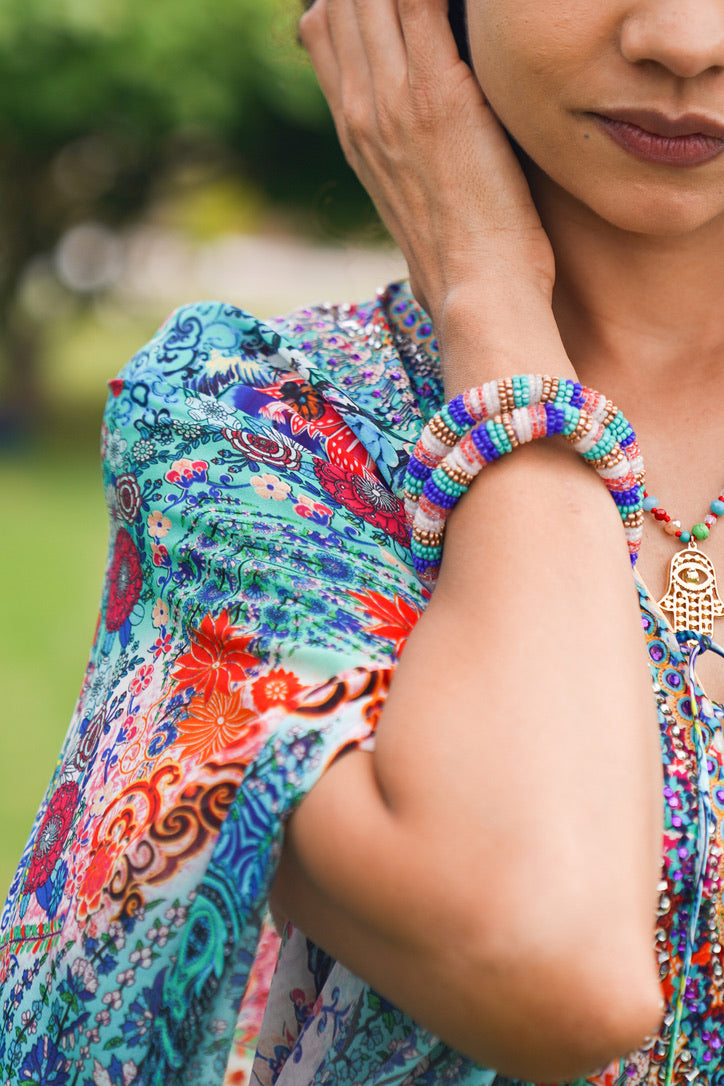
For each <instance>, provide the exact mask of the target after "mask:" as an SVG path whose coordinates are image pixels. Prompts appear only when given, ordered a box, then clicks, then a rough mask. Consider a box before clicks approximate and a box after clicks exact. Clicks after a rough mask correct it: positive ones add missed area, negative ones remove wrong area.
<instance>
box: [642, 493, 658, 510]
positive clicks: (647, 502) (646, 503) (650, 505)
mask: <svg viewBox="0 0 724 1086" xmlns="http://www.w3.org/2000/svg"><path fill="white" fill-rule="evenodd" d="M658 504H659V499H658V498H654V497H652V495H651V494H649V496H648V498H644V500H643V507H644V509H645V510H646V512H647V513H650V512H651V510H652V509H655V508H656V506H657V505H658Z"/></svg>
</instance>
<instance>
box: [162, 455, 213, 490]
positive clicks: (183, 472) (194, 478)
mask: <svg viewBox="0 0 724 1086" xmlns="http://www.w3.org/2000/svg"><path fill="white" fill-rule="evenodd" d="M208 466H209V464H208V461H206V460H189V459H188V458H187V457H183V458H182V459H181V460H174V462H173V464H172V465H171V467H170V468H169V470H168V471H167V472H166V478H167V479H168V481H169V483H175V484H176V486H180V487H181V488H182V490H183V489H186V488H187V487H190V486H191V484H192V483H203V482H205V481H206V471H207V469H208Z"/></svg>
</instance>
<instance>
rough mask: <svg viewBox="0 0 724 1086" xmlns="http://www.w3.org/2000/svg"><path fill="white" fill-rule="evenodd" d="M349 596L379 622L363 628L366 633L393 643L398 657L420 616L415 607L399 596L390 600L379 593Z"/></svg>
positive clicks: (357, 593) (361, 593)
mask: <svg viewBox="0 0 724 1086" xmlns="http://www.w3.org/2000/svg"><path fill="white" fill-rule="evenodd" d="M350 596H351V597H352V598H353V599H355V600H359V602H360V603H361V604H362V606H363V607H364V609H365V611H366V612H367V614H368V615H369V616H370V618H377V619H380V621H379V622H378V623H377V624H376V625H373V626H365V629H366V630H367V632H368V633H372V634H377V636H378V637H384V638H385V640H387V641H394V642H395V652H396V653H397V655H398V656H399V655H400V653H401V652H402V649H403V648H404V645H405V642H406V641H407V638H408V637H409V635H410V630H411V629H412V627H413V626H414V625H415V623H416V622H417V620H418V618H419V617H420V615H421V614H422V612H421V611H419V610H418V609H417V607H413V606H412V605H411V604H409V603H406V601H405V600H403V599H402V598H401V597H400V596H397V595H395V598H394V599H392V600H389V599H387V597H386V596H383V595H382V594H381V593H380V592H373V591H372V590H371V589H368V591H367V592H350Z"/></svg>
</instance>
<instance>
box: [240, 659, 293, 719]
mask: <svg viewBox="0 0 724 1086" xmlns="http://www.w3.org/2000/svg"><path fill="white" fill-rule="evenodd" d="M301 690H302V686H301V683H300V682H299V681H298V679H297V677H296V675H293V674H292V672H291V671H282V670H281V668H280V669H278V670H277V671H270V672H269V674H268V675H262V677H261V678H260V679H257V680H256V682H255V683H253V684H252V687H251V692H252V694H253V695H254V704H255V705H256V706H257V707H258V708H259V709H260V711H261V712H262V713H263V712H264V711H265V710H266V709H271V707H272V706H273V705H284V706H287V707H288V708H293V707H295V706H296V705H297V704H298V702H299V698H298V694H299V693H300V692H301Z"/></svg>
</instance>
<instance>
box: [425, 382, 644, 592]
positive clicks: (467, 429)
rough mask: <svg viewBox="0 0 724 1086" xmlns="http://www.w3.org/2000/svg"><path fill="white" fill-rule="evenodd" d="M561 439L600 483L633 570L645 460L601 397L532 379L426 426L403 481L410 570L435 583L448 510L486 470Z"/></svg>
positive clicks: (447, 410)
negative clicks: (517, 452)
mask: <svg viewBox="0 0 724 1086" xmlns="http://www.w3.org/2000/svg"><path fill="white" fill-rule="evenodd" d="M553 434H562V435H563V437H564V438H565V439H566V440H567V441H568V442H569V443H570V444H571V445H572V446H573V448H574V449H576V451H577V452H578V453H580V455H581V456H582V457H583V458H584V459H585V460H586V461H588V463H590V464H591V466H592V467H593V468H595V470H596V471H597V472H598V474H599V475H600V476H601V478H602V479H603V481H604V483H605V485H606V487H607V488H608V490H609V492H610V493H611V496H612V497H613V499H614V501H615V503H616V505H617V507H618V510H619V514H620V516H621V519H622V521H623V526H624V532H625V535H626V542H627V545H628V549H629V554H630V558H631V564H632V565H634V564H635V562H636V558H637V555H638V551H639V549H640V546H641V535H642V530H643V512H642V496H643V477H644V469H643V460H642V458H641V454H640V451H639V448H638V444H637V442H636V435H635V434H634V432H633V430H632V429H631V426H630V425H629V423H628V422H627V421H626V419H625V418H624V416H623V415H622V413H621V412H620V411H619V410H618V408H616V407H615V406H614V405H613V404H612V403H611V401H610V400H608V399H607V398H606V397H605V396H604V395H603V394H602V393H600V392H595V391H594V390H593V389H588V388H585V387H584V386H582V385H580V384H579V383H578V382H576V381H570V380H564V379H562V378H555V377H553V378H552V377H547V376H541V375H537V374H529V375H520V376H516V377H513V378H506V379H503V380H500V381H491V382H488V384H485V385H482V386H480V387H479V388H474V389H470V390H469V391H467V392H463V393H461V394H460V395H458V396H456V397H455V398H454V399H453V400H451V402H450V403H449V404H447V405H446V406H445V407H443V408H442V410H441V411H439V412H438V414H437V415H435V416H434V417H433V418H432V419H431V420H430V422H429V423H428V424H427V426H426V427H425V429H424V430H423V433H422V435H421V437H420V439H419V441H418V442H417V445H416V446H415V449H414V451H413V454H412V457H411V458H410V462H409V464H408V469H407V476H406V479H405V493H404V501H405V511H406V514H407V517H408V521H409V522H410V524H411V526H412V538H411V543H410V546H411V551H412V556H413V563H414V566H415V569H416V571H417V573H418V575H419V577H420V579H421V580H423V581H424V582H426V583H434V581H435V580H436V578H437V574H438V571H439V567H440V562H441V559H442V544H443V537H444V533H445V524H446V521H447V518H448V516H449V515H450V512H451V510H452V509H453V508H454V506H455V505H456V504H457V502H458V501H459V500H460V498H461V497H462V496H463V494H464V493H465V492H466V491H467V489H468V487H469V486H470V484H471V483H472V481H473V479H474V478H475V476H476V475H477V474H478V473H479V472H480V471H481V470H482V468H483V467H485V466H486V465H487V464H490V463H492V462H493V461H495V460H497V459H499V458H500V457H501V456H504V455H505V454H506V453H509V452H512V451H513V449H515V448H517V447H518V446H519V445H523V444H526V443H527V442H530V441H534V440H536V439H537V438H539V437H546V436H550V435H553Z"/></svg>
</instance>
